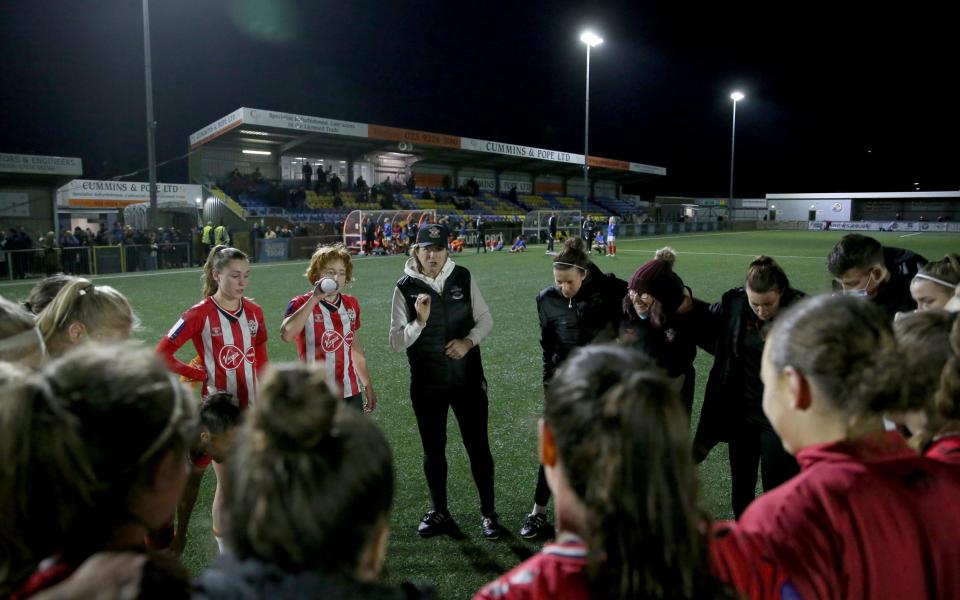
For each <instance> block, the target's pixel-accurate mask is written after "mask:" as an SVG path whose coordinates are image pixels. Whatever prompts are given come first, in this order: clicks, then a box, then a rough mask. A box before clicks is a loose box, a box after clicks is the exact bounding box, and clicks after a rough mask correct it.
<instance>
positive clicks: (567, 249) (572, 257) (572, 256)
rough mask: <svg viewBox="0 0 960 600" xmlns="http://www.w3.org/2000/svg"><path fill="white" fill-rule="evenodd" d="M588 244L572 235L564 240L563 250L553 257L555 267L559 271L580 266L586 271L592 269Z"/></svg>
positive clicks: (579, 267)
mask: <svg viewBox="0 0 960 600" xmlns="http://www.w3.org/2000/svg"><path fill="white" fill-rule="evenodd" d="M586 247H587V246H586V244H585V243H584V241H583V240H582V239H580V238H579V237H570V238H567V239H566V240H565V241H564V242H563V250H561V251H560V254H557V255H556V256H555V257H554V258H553V268H554V269H556V270H557V271H569V270H570V269H575V268H578V269H580V270H582V271H583V272H584V273H587V272H589V271H590V266H591V265H593V263H592V262H591V261H590V257H589V256H587V252H586Z"/></svg>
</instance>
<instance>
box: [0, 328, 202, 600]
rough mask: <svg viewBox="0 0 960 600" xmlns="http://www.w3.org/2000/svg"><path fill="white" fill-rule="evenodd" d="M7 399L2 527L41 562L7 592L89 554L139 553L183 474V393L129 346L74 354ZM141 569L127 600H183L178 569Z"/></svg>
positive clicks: (62, 572)
mask: <svg viewBox="0 0 960 600" xmlns="http://www.w3.org/2000/svg"><path fill="white" fill-rule="evenodd" d="M10 392H11V390H8V393H5V394H4V397H5V399H6V400H7V401H8V402H10V403H11V405H10V406H9V407H8V411H7V412H6V415H9V416H10V417H11V418H10V419H9V420H8V419H6V418H5V419H3V420H2V423H3V429H4V431H2V433H0V439H2V440H3V444H4V446H5V448H4V456H5V457H7V456H9V457H14V456H15V457H16V461H17V462H16V463H15V464H13V465H7V468H8V469H10V471H9V472H10V473H12V475H8V474H7V473H4V477H3V479H4V481H3V484H4V485H2V486H0V488H2V490H3V491H2V494H3V497H2V498H0V501H2V504H3V506H4V513H6V514H5V516H4V527H3V531H4V535H5V537H6V536H11V532H12V537H14V539H16V538H17V537H20V536H23V540H22V542H23V544H22V545H23V546H24V547H26V548H29V549H30V554H31V558H32V560H31V558H28V559H27V560H28V561H29V562H31V563H36V561H38V560H40V559H41V558H43V557H44V556H47V557H49V558H47V559H46V560H44V561H43V563H41V564H35V565H34V566H35V569H36V570H35V571H34V572H33V574H32V575H31V576H30V577H29V578H28V579H26V580H21V583H19V585H18V586H17V589H16V590H15V591H14V592H13V594H12V595H11V597H12V598H15V599H22V598H30V597H32V596H35V595H38V594H40V593H41V592H42V591H44V590H47V589H49V588H51V587H52V586H54V585H56V584H58V583H60V582H61V581H63V580H64V579H66V578H67V577H69V576H70V574H71V573H73V572H74V571H75V570H76V569H77V568H78V567H79V566H80V565H81V564H82V563H83V562H84V561H85V560H86V559H87V558H88V557H90V556H92V555H93V554H94V553H96V552H100V551H124V550H127V551H130V550H132V551H135V552H141V553H142V552H143V551H144V539H145V537H146V535H147V533H148V532H149V531H150V530H152V529H156V528H157V527H160V526H162V525H164V524H165V523H166V522H167V520H168V519H170V518H171V517H172V515H173V512H174V510H175V509H176V506H177V502H178V501H179V499H180V497H181V494H182V492H183V487H184V483H185V482H186V479H187V470H186V469H185V464H186V460H187V451H188V449H189V446H190V439H191V437H192V434H193V432H194V428H195V427H196V415H195V409H194V408H193V404H194V403H193V402H192V399H191V398H190V395H189V393H188V392H187V391H186V390H185V389H183V387H182V385H181V384H180V383H179V382H177V381H176V380H174V379H172V378H171V377H170V376H169V375H168V373H167V372H166V370H165V369H164V368H163V365H162V364H161V363H160V362H159V361H158V360H156V358H155V357H154V356H153V355H152V353H150V352H149V351H148V350H146V349H144V348H139V347H135V346H128V345H118V346H100V345H91V346H88V347H86V348H84V349H82V350H77V351H74V352H71V353H69V354H68V355H66V356H64V357H63V358H61V359H60V360H57V361H54V362H53V363H51V364H49V365H48V366H47V367H46V368H45V369H44V370H43V373H42V375H41V376H39V377H37V378H34V379H30V380H26V381H23V382H19V385H17V387H16V388H15V389H14V390H12V393H10ZM7 448H9V449H10V450H11V451H12V450H14V449H16V452H8V451H7ZM12 507H24V508H21V509H20V510H13V509H12ZM11 513H12V514H11ZM8 519H9V521H7V520H8ZM41 520H42V521H41ZM7 523H11V526H8V525H7ZM146 563H147V564H146V566H144V568H143V569H144V570H143V577H142V581H141V584H140V586H139V588H135V589H133V590H129V591H127V593H128V594H130V597H141V596H140V594H145V596H143V597H155V598H171V599H176V598H188V597H189V596H190V586H189V575H188V574H187V572H186V571H185V570H184V569H183V567H182V566H180V565H179V563H177V562H176V561H173V560H171V559H169V558H165V557H163V556H160V555H149V554H148V555H147V557H146ZM25 566H26V565H25ZM55 597H59V596H55ZM111 597H112V596H111Z"/></svg>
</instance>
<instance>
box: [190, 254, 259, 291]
mask: <svg viewBox="0 0 960 600" xmlns="http://www.w3.org/2000/svg"><path fill="white" fill-rule="evenodd" d="M231 260H249V259H248V258H247V255H246V254H244V253H243V252H241V251H240V250H237V249H236V248H231V247H230V246H227V245H226V244H220V245H219V246H214V248H213V249H212V250H211V251H210V254H208V255H207V262H205V263H204V264H203V274H202V275H200V280H201V281H202V282H203V297H204V298H206V297H208V296H212V295H214V294H216V293H217V290H219V289H220V284H218V283H217V280H216V279H214V277H213V272H214V271H216V272H218V273H219V272H221V271H223V270H224V269H226V268H227V265H228V264H230V261H231Z"/></svg>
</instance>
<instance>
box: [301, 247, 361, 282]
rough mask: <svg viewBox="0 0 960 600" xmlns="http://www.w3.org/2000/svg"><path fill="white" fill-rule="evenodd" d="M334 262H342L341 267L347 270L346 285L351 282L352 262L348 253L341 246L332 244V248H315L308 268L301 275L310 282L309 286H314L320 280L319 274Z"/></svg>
mask: <svg viewBox="0 0 960 600" xmlns="http://www.w3.org/2000/svg"><path fill="white" fill-rule="evenodd" d="M335 260H342V261H343V266H344V267H345V268H346V270H347V283H350V282H351V281H353V261H352V260H351V259H350V253H349V252H348V251H347V249H346V247H344V245H343V244H333V245H332V246H324V245H320V246H317V249H316V250H315V251H314V253H313V256H311V257H310V266H308V267H307V270H306V272H305V273H304V274H303V275H304V277H306V278H307V281H309V282H310V285H316V284H317V281H319V280H320V274H321V273H322V272H323V270H324V269H326V268H327V265H329V264H330V263H332V262H333V261H335Z"/></svg>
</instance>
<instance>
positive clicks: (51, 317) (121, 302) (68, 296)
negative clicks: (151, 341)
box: [37, 277, 138, 353]
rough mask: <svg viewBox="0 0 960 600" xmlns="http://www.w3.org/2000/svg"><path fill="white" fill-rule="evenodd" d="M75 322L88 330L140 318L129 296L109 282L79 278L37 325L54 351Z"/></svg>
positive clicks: (122, 325)
mask: <svg viewBox="0 0 960 600" xmlns="http://www.w3.org/2000/svg"><path fill="white" fill-rule="evenodd" d="M73 323H82V324H83V326H84V327H86V329H87V331H97V330H105V329H107V330H109V329H113V330H116V329H125V330H126V331H128V332H129V331H130V330H131V329H133V328H134V327H135V326H137V324H138V321H137V317H136V315H134V314H133V309H132V308H131V307H130V303H129V302H128V301H127V299H126V297H125V296H124V295H123V294H121V293H120V292H118V291H117V290H115V289H114V288H112V287H110V286H108V285H94V284H93V282H91V281H89V280H87V279H82V278H79V277H78V278H77V279H75V280H74V281H71V282H69V283H68V284H67V285H65V286H64V287H63V289H62V290H60V293H58V294H57V297H56V298H54V299H53V301H52V302H51V303H50V304H48V305H47V307H46V308H44V309H43V311H41V313H40V314H39V315H38V316H37V328H39V329H40V333H41V334H42V335H43V341H44V342H45V343H46V345H47V348H48V349H49V350H51V353H53V352H52V351H53V350H54V349H56V348H58V347H60V346H62V345H63V344H62V341H61V340H62V337H63V336H65V335H66V334H67V332H68V329H69V328H70V325H72V324H73Z"/></svg>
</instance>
